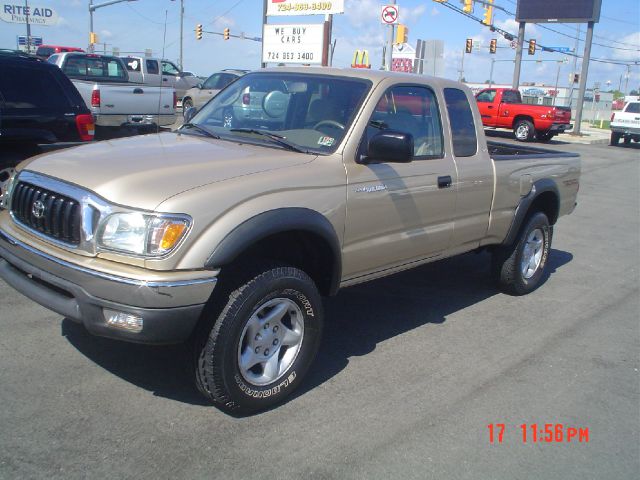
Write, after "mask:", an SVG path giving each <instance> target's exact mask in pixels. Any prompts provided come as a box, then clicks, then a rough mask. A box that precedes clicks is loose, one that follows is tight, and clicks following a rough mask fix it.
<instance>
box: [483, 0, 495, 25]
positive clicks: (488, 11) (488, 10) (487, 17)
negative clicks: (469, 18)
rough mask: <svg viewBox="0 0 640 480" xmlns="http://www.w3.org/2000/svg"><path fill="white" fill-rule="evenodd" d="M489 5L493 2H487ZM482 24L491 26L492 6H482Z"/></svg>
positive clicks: (489, 0)
mask: <svg viewBox="0 0 640 480" xmlns="http://www.w3.org/2000/svg"><path fill="white" fill-rule="evenodd" d="M487 1H488V2H489V3H493V0H487ZM482 23H484V24H485V25H491V24H492V23H493V6H492V5H485V6H484V15H483V16H482Z"/></svg>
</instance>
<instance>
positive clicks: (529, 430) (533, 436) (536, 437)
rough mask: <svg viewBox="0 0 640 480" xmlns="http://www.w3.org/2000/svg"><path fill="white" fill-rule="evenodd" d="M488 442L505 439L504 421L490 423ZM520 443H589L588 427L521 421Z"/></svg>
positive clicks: (498, 441)
mask: <svg viewBox="0 0 640 480" xmlns="http://www.w3.org/2000/svg"><path fill="white" fill-rule="evenodd" d="M487 428H488V429H489V443H502V442H503V441H504V440H505V437H506V435H505V430H506V426H505V424H504V423H490V424H489V425H487ZM519 433H520V435H519V437H520V439H521V440H522V443H589V427H569V426H567V425H564V424H562V423H545V424H544V425H543V424H537V423H523V424H522V425H520V432H519Z"/></svg>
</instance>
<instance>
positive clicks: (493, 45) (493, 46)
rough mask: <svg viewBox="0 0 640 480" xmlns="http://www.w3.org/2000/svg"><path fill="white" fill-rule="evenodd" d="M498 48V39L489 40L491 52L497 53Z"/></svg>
mask: <svg viewBox="0 0 640 480" xmlns="http://www.w3.org/2000/svg"><path fill="white" fill-rule="evenodd" d="M497 48H498V40H497V39H495V38H492V39H491V41H490V42H489V53H496V49H497Z"/></svg>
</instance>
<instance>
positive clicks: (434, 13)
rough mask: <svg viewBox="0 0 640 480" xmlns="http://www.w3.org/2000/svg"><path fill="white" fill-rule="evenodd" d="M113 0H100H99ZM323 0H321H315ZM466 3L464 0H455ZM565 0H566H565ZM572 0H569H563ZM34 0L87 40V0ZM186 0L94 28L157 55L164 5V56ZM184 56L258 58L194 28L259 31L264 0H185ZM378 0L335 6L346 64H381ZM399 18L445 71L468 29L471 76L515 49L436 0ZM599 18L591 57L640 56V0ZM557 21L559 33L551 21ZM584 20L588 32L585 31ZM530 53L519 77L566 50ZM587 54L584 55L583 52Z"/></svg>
mask: <svg viewBox="0 0 640 480" xmlns="http://www.w3.org/2000/svg"><path fill="white" fill-rule="evenodd" d="M104 1H105V0H95V3H96V4H100V3H103V2H104ZM310 1H315V0H310ZM449 1H451V2H452V3H453V4H455V5H459V2H458V0H449ZM559 1H560V0H559ZM565 1H566V0H565ZM29 3H30V5H33V6H47V7H51V8H53V9H54V10H55V11H56V12H57V14H58V15H59V17H60V20H59V23H58V25H56V26H50V27H42V26H34V27H33V28H32V35H39V36H42V37H43V40H44V42H45V43H48V44H55V45H68V46H79V47H83V48H86V44H87V39H88V30H89V14H88V5H89V0H29ZM179 3H180V2H179V0H177V1H171V0H138V1H133V2H124V3H121V4H117V5H113V6H108V7H104V8H101V9H98V10H97V11H96V12H95V14H94V23H95V30H96V31H97V32H98V35H99V39H100V41H101V42H106V43H107V44H108V45H107V49H108V50H109V51H110V50H111V48H112V46H116V47H118V48H120V50H121V51H144V50H145V49H147V48H150V49H153V53H154V55H156V56H161V54H162V50H163V31H164V28H165V12H166V19H167V20H166V30H167V32H166V42H165V46H164V49H165V53H164V56H165V57H166V58H170V59H173V60H177V59H178V48H179V37H180V33H179V32H180V30H179V28H180V24H179ZM184 3H185V21H184V30H185V35H184V59H185V60H184V64H185V69H186V70H192V71H194V72H195V73H197V74H198V75H204V76H206V75H209V74H211V73H212V72H214V71H216V70H220V69H222V68H249V69H253V68H258V67H259V66H260V60H261V58H260V57H261V46H260V44H259V43H258V42H252V41H249V40H239V39H231V40H229V41H224V40H223V39H222V37H220V36H217V35H207V34H205V36H204V38H203V40H201V41H196V39H195V35H194V28H195V25H196V24H197V23H202V24H203V25H204V29H205V30H211V31H218V32H221V31H222V30H223V29H224V28H225V27H229V28H230V30H231V33H232V34H239V33H240V32H245V33H246V34H247V35H248V36H261V23H262V3H263V2H262V0H184ZM382 3H384V2H379V1H377V0H345V10H346V11H345V13H344V14H343V15H335V16H334V29H333V36H334V39H335V40H336V41H337V43H336V51H335V57H334V66H338V67H346V66H348V65H349V64H350V63H351V59H352V57H353V52H354V50H356V49H368V50H369V54H370V58H371V63H372V65H373V67H374V68H377V67H379V65H380V60H381V57H382V45H383V44H384V42H385V39H386V28H387V27H385V26H383V25H382V24H381V22H380V8H381V7H380V6H381V4H382ZM397 3H398V5H399V7H400V21H401V22H403V23H406V24H407V25H408V27H409V43H411V44H413V45H415V42H416V40H417V39H419V38H420V39H424V40H429V39H439V40H443V41H444V45H445V76H446V77H449V78H454V79H457V78H458V70H459V69H460V61H461V56H462V51H463V49H464V44H465V39H466V38H474V39H476V40H482V41H483V45H484V46H485V48H484V49H483V51H481V52H477V53H476V52H474V53H472V54H471V55H465V61H464V76H465V78H466V79H467V80H468V81H471V82H473V81H475V82H484V81H485V80H486V79H488V78H489V69H490V65H491V58H492V57H493V58H494V59H496V60H509V59H512V58H513V57H514V54H515V51H514V50H512V49H510V48H509V42H507V41H506V40H504V39H502V38H500V37H499V36H496V34H495V33H491V32H490V31H489V29H488V28H487V27H484V26H482V25H480V24H478V23H476V22H474V21H472V20H470V19H468V18H466V17H464V16H462V15H460V14H458V13H456V12H453V11H451V10H449V9H448V8H446V7H445V6H443V5H440V4H438V3H435V2H433V1H432V0H399V1H398V2H397ZM602 3H603V5H602V13H601V18H600V22H599V23H597V24H596V26H595V30H594V35H595V37H594V45H593V50H592V57H594V58H599V59H609V60H615V61H623V62H628V61H632V62H633V61H635V62H640V53H639V48H640V0H603V2H602ZM4 4H16V5H24V1H23V0H13V1H11V0H0V5H4ZM495 4H496V5H497V6H500V7H502V8H504V9H505V10H507V11H509V12H515V10H516V0H495ZM475 14H476V16H478V17H482V6H481V5H480V4H476V7H475ZM322 20H323V17H322V16H300V17H270V18H269V23H319V22H322ZM494 22H495V24H496V25H497V26H499V27H500V28H502V29H504V30H506V31H508V32H511V33H513V34H514V35H517V30H518V28H517V23H516V22H515V20H514V16H513V15H509V14H508V13H506V12H503V11H500V10H498V9H495V16H494ZM577 27H578V24H538V25H533V24H531V25H528V26H527V30H526V35H525V37H526V38H535V39H536V41H537V43H538V45H547V46H560V47H570V48H574V47H575V43H576V40H575V38H574V37H576V35H577ZM548 28H551V29H553V30H556V31H557V32H559V33H556V32H553V31H550V30H548ZM585 30H586V25H582V26H581V32H580V37H581V39H584V36H585ZM24 34H25V26H24V24H22V25H20V24H13V23H7V22H3V21H0V48H15V45H16V36H17V35H24ZM491 38H498V46H499V47H504V48H499V49H498V53H497V54H496V55H490V54H489V53H488V44H489V40H490V39H491ZM583 50H584V43H583V42H580V46H579V49H578V53H579V54H582V52H583ZM523 58H524V59H525V60H532V59H535V60H551V61H548V62H542V63H536V62H526V63H524V64H523V68H522V75H521V81H523V82H533V81H535V82H545V83H547V84H550V85H552V84H553V83H554V82H555V78H556V73H557V68H558V64H557V63H556V62H555V60H561V59H562V58H563V57H562V55H561V54H558V53H549V52H546V53H541V52H537V53H536V55H535V56H533V57H531V56H528V55H526V52H525V55H524V57H523ZM579 64H580V62H579ZM572 66H573V61H572V59H571V58H569V62H568V63H566V64H561V76H560V84H561V85H562V84H566V82H567V81H568V77H569V73H570V72H571V71H572ZM625 72H626V67H624V66H621V65H610V64H604V63H597V62H592V63H591V65H590V69H589V77H588V86H589V87H591V86H592V85H593V83H594V82H600V83H601V85H602V88H603V89H604V88H606V84H607V81H609V82H610V84H611V88H618V85H619V84H620V83H621V82H622V86H623V87H624V74H625ZM512 76H513V64H512V63H511V62H496V63H495V69H494V81H496V82H503V83H510V82H511V79H512ZM639 86H640V66H637V65H636V66H633V67H631V77H630V80H629V90H631V89H634V88H635V89H637V88H638V87H639Z"/></svg>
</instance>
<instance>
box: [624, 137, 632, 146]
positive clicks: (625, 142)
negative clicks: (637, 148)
mask: <svg viewBox="0 0 640 480" xmlns="http://www.w3.org/2000/svg"><path fill="white" fill-rule="evenodd" d="M624 144H625V145H630V144H631V137H624Z"/></svg>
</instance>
